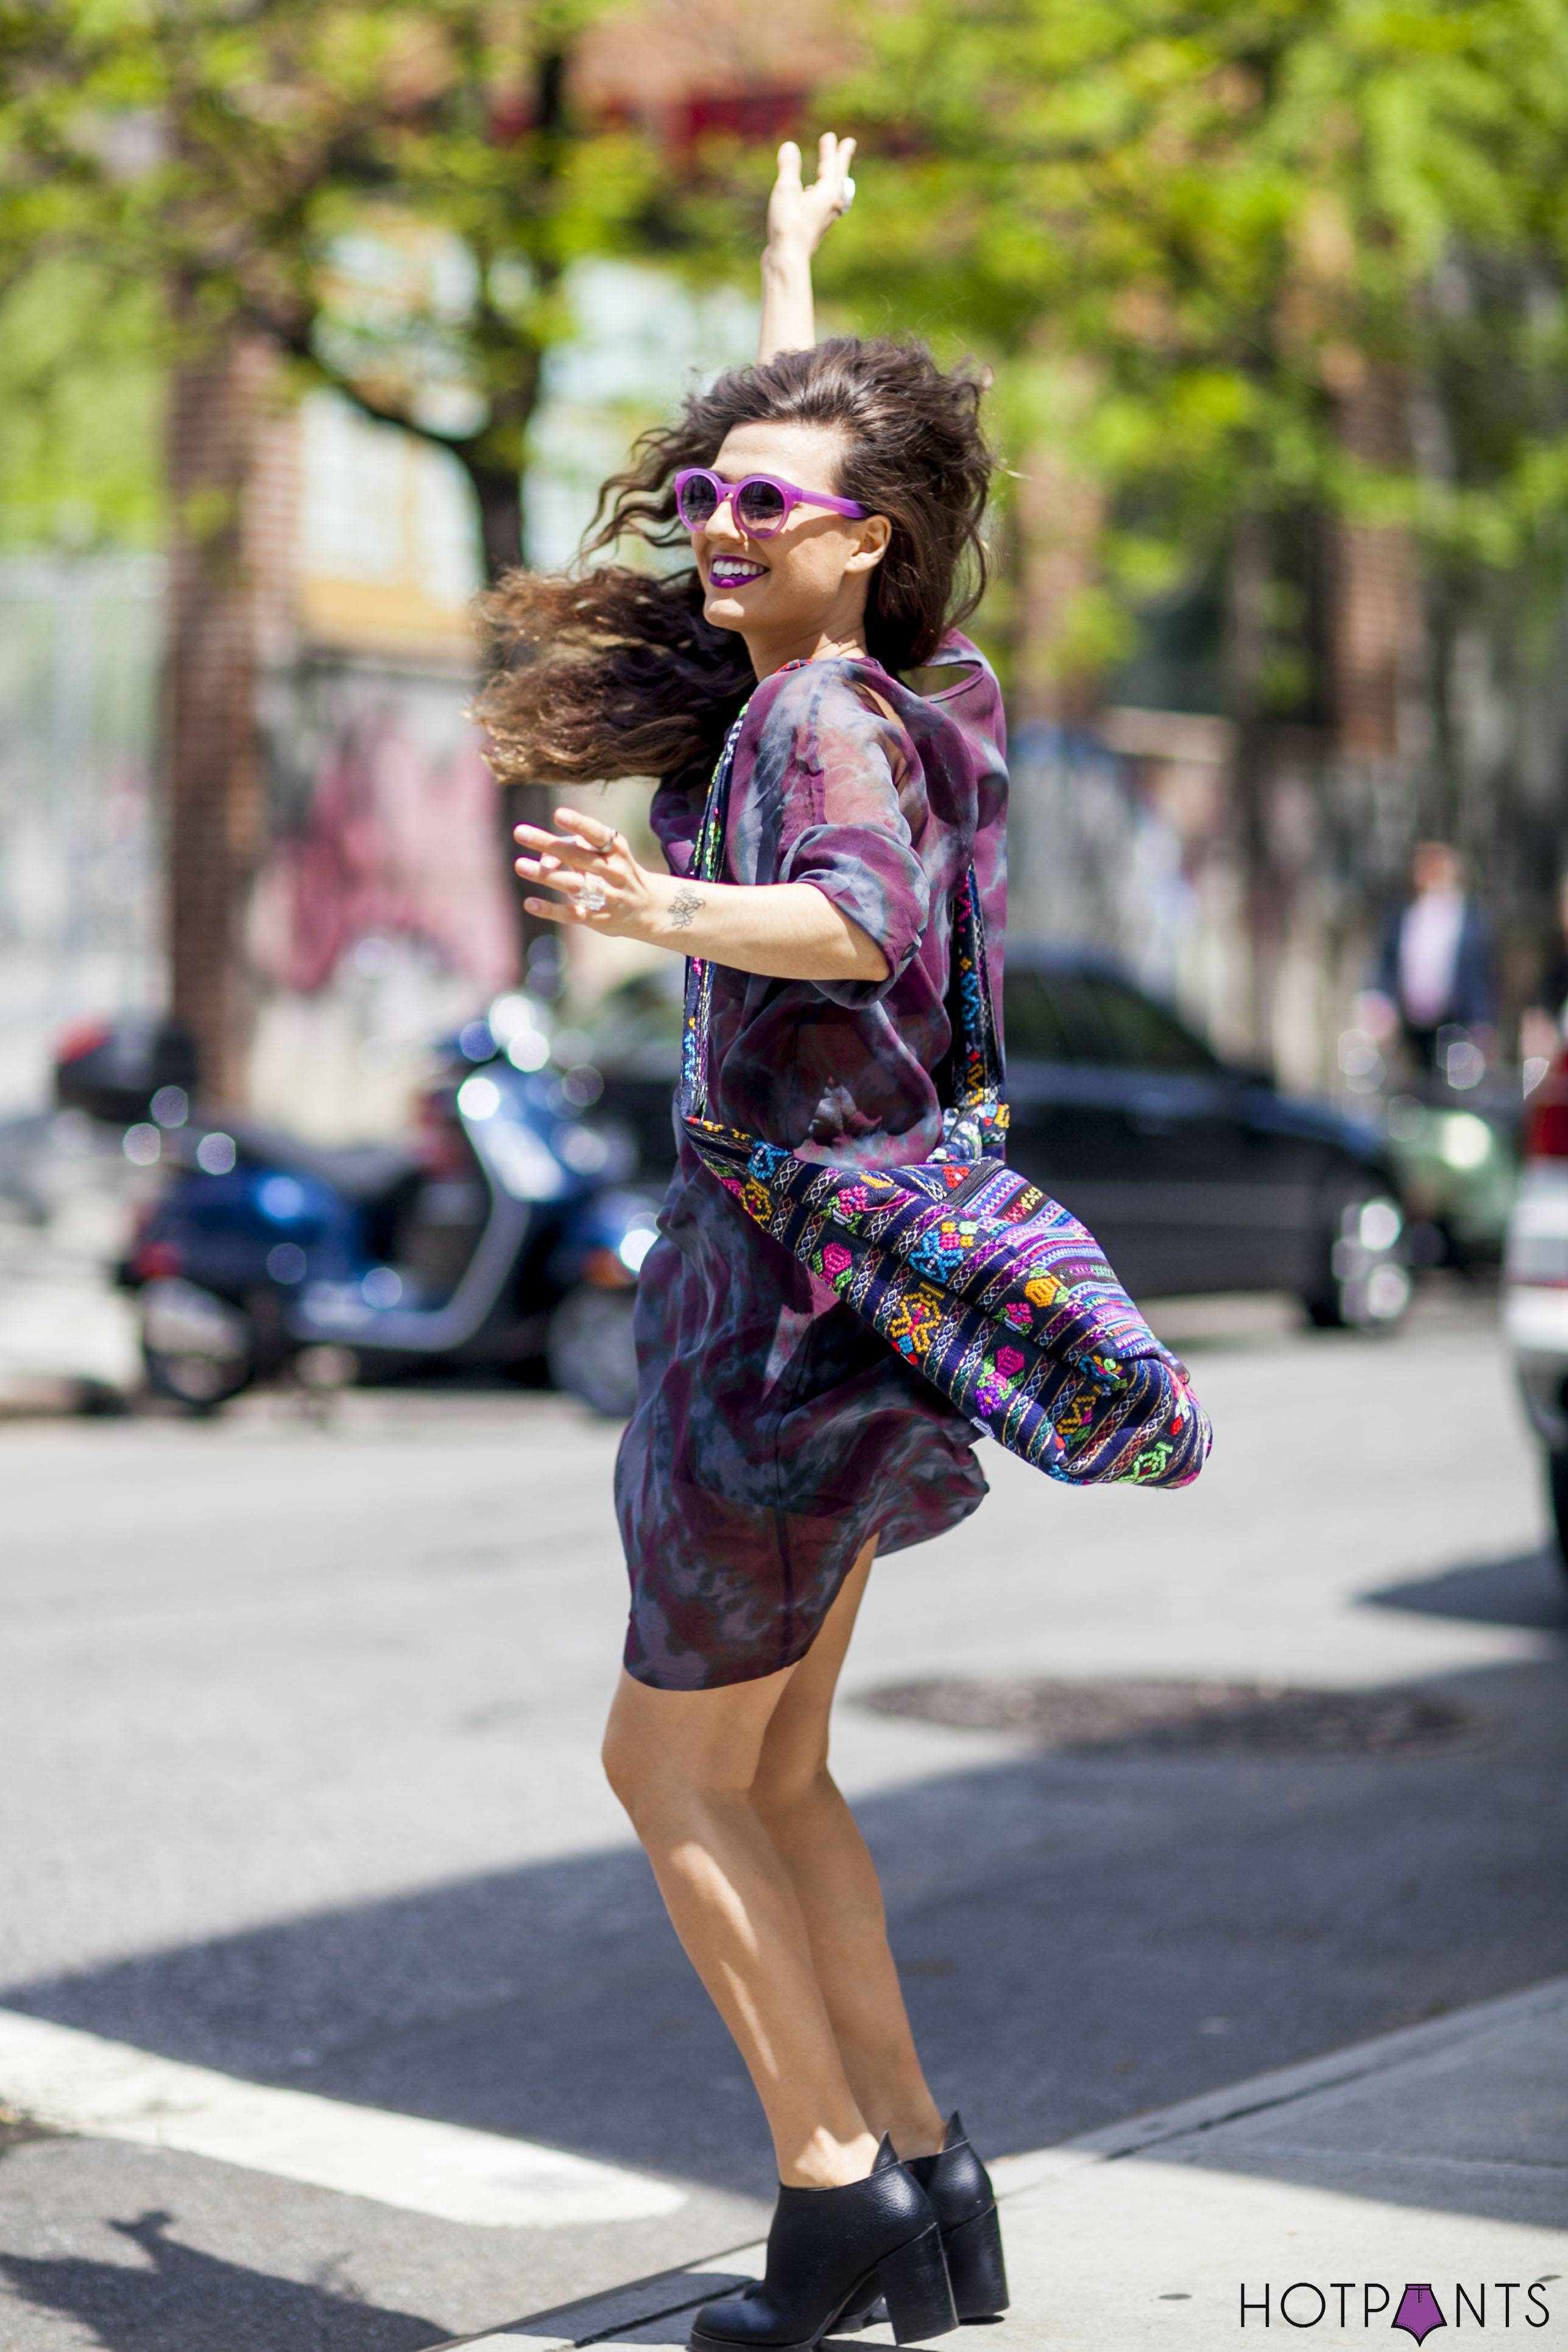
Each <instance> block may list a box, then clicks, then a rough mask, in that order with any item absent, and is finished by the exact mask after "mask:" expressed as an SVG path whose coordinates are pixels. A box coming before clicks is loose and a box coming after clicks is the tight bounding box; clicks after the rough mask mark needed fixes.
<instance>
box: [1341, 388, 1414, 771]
mask: <svg viewBox="0 0 1568 2352" xmlns="http://www.w3.org/2000/svg"><path fill="white" fill-rule="evenodd" d="M1337 425H1338V433H1339V438H1340V442H1341V445H1342V447H1343V448H1344V449H1345V451H1346V452H1347V454H1348V455H1349V456H1351V457H1355V458H1357V459H1359V460H1360V462H1361V463H1362V464H1363V466H1366V467H1369V468H1373V469H1375V470H1376V471H1379V472H1387V473H1404V472H1406V471H1408V469H1409V467H1410V462H1411V452H1410V433H1409V423H1408V417H1407V414H1406V388H1405V378H1404V375H1403V374H1402V373H1401V372H1400V371H1399V370H1398V369H1397V368H1394V367H1389V366H1386V365H1384V364H1382V363H1380V362H1371V361H1369V362H1366V363H1365V366H1364V369H1363V374H1362V376H1361V380H1360V382H1359V383H1355V384H1352V385H1350V386H1348V387H1347V388H1346V389H1345V390H1344V391H1343V392H1342V394H1341V396H1340V400H1339V404H1338V417H1337ZM1334 572H1335V597H1334V700H1335V718H1336V722H1337V729H1338V734H1339V742H1340V749H1341V751H1342V752H1343V753H1344V754H1345V756H1346V757H1347V758H1349V759H1352V760H1368V761H1385V760H1392V759H1394V758H1395V757H1397V755H1398V753H1399V751H1400V750H1401V748H1402V741H1401V738H1402V730H1401V726H1400V718H1401V705H1402V702H1403V700H1404V698H1405V691H1406V689H1407V687H1408V685H1409V682H1410V676H1411V667H1412V664H1413V661H1414V658H1415V652H1416V650H1417V647H1418V644H1419V636H1420V606H1419V601H1418V589H1417V581H1416V571H1415V551H1414V549H1413V547H1412V545H1411V541H1410V533H1409V532H1408V531H1407V530H1405V529H1403V528H1402V527H1401V526H1400V525H1398V524H1372V523H1364V522H1356V521H1353V520H1348V519H1344V518H1342V519H1341V520H1340V521H1339V522H1338V524H1337V526H1336V530H1335V562H1334Z"/></svg>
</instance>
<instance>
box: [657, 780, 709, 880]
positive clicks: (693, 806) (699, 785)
mask: <svg viewBox="0 0 1568 2352" xmlns="http://www.w3.org/2000/svg"><path fill="white" fill-rule="evenodd" d="M707 798H708V779H707V777H706V775H704V774H701V773H700V772H694V771H693V770H691V769H687V770H686V771H684V772H683V773H681V774H679V775H676V776H667V777H666V778H665V779H664V781H663V782H662V783H660V784H659V786H658V789H657V791H656V792H655V793H654V796H653V800H652V803H650V805H649V808H648V813H647V821H648V824H649V826H650V827H651V829H652V832H653V835H654V838H655V840H656V841H657V842H658V845H659V847H660V848H661V849H662V850H663V852H664V862H665V864H666V865H667V866H668V868H669V870H670V872H671V873H672V874H689V873H690V871H691V860H692V857H693V856H694V855H695V853H696V849H697V836H698V835H699V834H700V832H701V830H702V811H703V807H704V805H705V803H706V802H707Z"/></svg>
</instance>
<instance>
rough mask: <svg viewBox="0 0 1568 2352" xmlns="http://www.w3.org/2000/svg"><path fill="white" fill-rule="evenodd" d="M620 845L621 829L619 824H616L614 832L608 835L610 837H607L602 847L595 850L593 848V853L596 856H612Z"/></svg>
mask: <svg viewBox="0 0 1568 2352" xmlns="http://www.w3.org/2000/svg"><path fill="white" fill-rule="evenodd" d="M620 846H621V830H620V827H619V825H617V826H616V830H615V831H614V833H612V834H611V835H610V837H609V839H608V841H606V842H605V845H604V847H603V849H597V850H595V853H594V855H595V856H596V857H613V856H615V854H616V850H617V849H619V848H620Z"/></svg>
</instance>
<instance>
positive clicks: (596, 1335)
mask: <svg viewBox="0 0 1568 2352" xmlns="http://www.w3.org/2000/svg"><path fill="white" fill-rule="evenodd" d="M636 1297H637V1293H636V1291H635V1290H595V1289H591V1288H589V1287H588V1286H586V1285H584V1286H583V1287H582V1288H581V1289H578V1290H574V1291H572V1292H571V1293H570V1294H569V1295H568V1296H567V1297H565V1298H563V1300H562V1302H561V1304H560V1306H559V1307H557V1308H556V1310H555V1312H554V1314H553V1315H552V1317H551V1318H550V1330H549V1334H548V1337H547V1339H546V1340H545V1360H546V1362H547V1363H548V1364H549V1367H550V1378H551V1381H552V1383H553V1384H554V1386H555V1387H556V1388H558V1389H565V1390H566V1391H568V1392H569V1393H570V1394H571V1395H573V1396H574V1397H580V1398H581V1399H582V1401H583V1402H584V1404H585V1405H587V1406H588V1407H589V1408H590V1410H591V1411H593V1412H600V1413H603V1414H604V1416H605V1419H606V1420H607V1421H625V1420H626V1416H627V1414H628V1413H629V1412H631V1410H632V1407H633V1406H634V1405H635V1404H636V1402H637V1349H636V1348H635V1347H634V1346H633V1344H632V1307H633V1304H634V1302H635V1300H636Z"/></svg>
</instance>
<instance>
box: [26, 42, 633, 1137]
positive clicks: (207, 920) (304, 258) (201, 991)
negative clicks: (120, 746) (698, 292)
mask: <svg viewBox="0 0 1568 2352" xmlns="http://www.w3.org/2000/svg"><path fill="white" fill-rule="evenodd" d="M603 13H604V0H417V5H397V0H391V5H366V0H50V5H49V6H48V7H47V8H39V7H37V5H34V0H0V339H4V340H5V341H6V344H7V351H8V352H10V353H11V354H12V364H11V366H10V369H9V373H11V374H12V376H13V377H14V379H15V382H16V387H17V390H18V393H19V394H20V393H23V392H25V393H26V394H28V395H29V396H30V407H31V415H32V418H33V424H32V425H31V427H29V428H28V430H30V431H31V434H32V439H33V445H34V446H32V448H31V452H30V461H31V462H32V463H34V464H35V465H42V466H43V467H44V468H45V470H46V471H47V466H48V463H49V462H51V460H50V456H49V452H50V450H51V449H52V453H53V462H55V463H57V464H58V459H59V457H60V456H61V454H62V445H61V441H60V436H59V434H58V431H57V432H56V434H55V436H54V439H53V442H52V444H51V443H50V442H49V436H48V435H47V433H46V432H44V431H43V423H44V422H45V421H47V420H48V419H50V418H51V417H52V419H53V422H54V424H55V425H56V426H57V427H58V425H59V423H60V418H61V413H62V404H63V405H64V407H65V408H66V409H68V410H69V411H70V413H71V415H72V416H74V418H75V419H76V423H77V425H78V426H79V427H80V426H81V425H82V424H83V420H84V416H85V415H90V414H91V413H92V412H93V411H94V410H96V412H97V415H99V417H100V418H101V419H102V421H103V423H104V425H105V426H106V428H107V434H106V435H105V436H99V437H100V438H102V437H107V438H110V440H112V438H113V436H114V435H115V433H116V432H117V431H123V430H124V427H125V425H126V422H127V420H126V418H125V416H124V414H123V399H124V391H125V385H126V382H127V379H128V377H130V376H134V378H135V382H136V384H137V386H138V398H139V399H140V398H141V396H142V392H143V391H144V388H145V385H146V383H147V382H148V378H149V371H150V370H151V371H156V370H158V369H163V370H164V371H166V373H167V382H168V397H167V415H166V420H165V427H164V440H165V468H164V473H165V488H166V494H167V511H166V522H167V538H168V543H169V546H170V551H171V557H172V573H171V600H170V601H171V625H170V628H171V649H170V652H171V657H170V672H171V685H170V693H169V698H168V710H169V732H170V741H169V754H168V770H169V792H170V797H171V824H170V839H171V869H172V870H171V893H170V895H171V902H172V904H171V922H172V933H173V967H174V984H173V994H174V1005H175V1008H176V1010H177V1011H178V1012H179V1013H182V1015H183V1016H184V1018H185V1019H186V1020H187V1021H188V1023H189V1024H190V1025H191V1026H192V1028H193V1029H194V1030H195V1033H196V1034H197V1036H198V1039H199V1040H200V1042H201V1045H202V1047H203V1051H204V1057H205V1066H206V1068H207V1071H208V1076H209V1084H210V1085H211V1087H212V1088H213V1090H214V1091H215V1093H216V1094H217V1095H218V1096H219V1097H220V1098H221V1097H224V1096H229V1097H233V1096H235V1095H237V1093H238V1092H239V1091H240V1089H241V1087H242V1084H243V1077H242V1065H243V1055H244V1045H245V1035H246V1027H247V1022H246V1010H247V1008H246V1003H245V987H244V982H243V977H242V975H241V973H240V972H239V971H238V969H237V958H236V956H235V953H234V951H233V950H234V941H235V940H236V938H237V929H238V917H239V910H240V903H241V900H242V898H243V895H244V892H245V889H246V887H247V880H248V876H249V873H250V870H251V868H252V866H253V864H254V860H255V857H256V855H257V853H258V848H259V844H260V835H261V828H262V809H261V778H260V771H259V761H258V747H257V742H256V730H255V719H254V711H255V690H254V683H255V681H254V670H255V664H256V659H257V635H258V611H257V602H256V600H257V593H258V572H260V571H261V570H262V569H264V566H263V565H261V564H259V563H258V561H257V560H256V559H257V557H258V551H259V539H258V532H259V533H262V534H264V531H265V518H264V517H263V518H260V519H259V520H258V516H257V514H256V513H255V512H250V513H248V514H247V490H249V489H250V488H253V486H254V484H255V480H256V477H257V472H258V449H259V448H260V446H262V444H263V442H264V439H265V425H266V419H267V415H268V410H269V408H270V407H271V406H272V405H274V404H276V403H277V401H278V399H279V396H280V393H284V392H287V391H288V390H289V389H290V388H297V387H298V386H299V385H300V384H301V383H303V384H307V385H308V384H310V383H315V384H322V385H329V386H331V388H333V389H334V390H335V391H336V392H338V393H339V394H342V396H343V397H344V398H345V399H347V400H349V401H350V402H352V403H353V405H354V406H355V407H356V408H357V409H359V410H360V411H361V412H362V413H363V414H364V415H367V416H371V417H374V418H375V419H377V420H381V421H384V422H387V423H391V424H394V425H399V426H401V427H403V428H404V429H405V430H406V431H407V432H409V433H412V434H415V435H417V436H420V437H421V438H423V439H425V440H426V441H429V442H432V443H434V444H436V445H437V446H439V447H441V448H443V449H446V450H447V451H449V452H450V453H451V454H452V456H453V457H456V458H457V459H458V462H459V463H460V464H461V465H462V466H463V467H464V468H465V470H466V472H467V474H468V478H469V480H470V482H471V483H472V485H473V488H474V493H475V498H476V501H477V506H478V512H479V526H480V537H481V541H482V546H483V556H484V563H485V568H486V570H487V572H488V573H489V576H490V577H491V578H492V579H493V578H495V577H496V576H498V575H499V574H500V572H503V571H505V570H506V569H508V568H509V567H510V566H512V565H514V564H516V563H518V562H521V555H522V541H523V533H522V512H521V477H522V470H523V466H524V462H525V457H526V450H527V438H528V429H529V425H530V421H531V417H532V415H533V413H534V410H535V408H536V406H537V404H538V400H539V396H540V391H541V378H542V367H543V362H544V358H545V354H546V353H547V352H548V351H549V350H550V348H551V347H552V344H553V343H555V342H556V341H559V340H560V339H561V338H562V337H563V335H564V334H565V333H566V332H568V331H569V328H570V318H569V311H568V305H567V302H566V299H565V297H564V292H563V281H564V278H565V275H566V272H567V270H568V268H569V267H570V265H571V264H572V263H573V262H574V260H576V259H577V258H579V257H584V256H586V255H590V254H614V253H617V252H626V251H636V250H637V249H639V248H646V247H647V246H648V245H649V244H650V243H652V244H656V245H657V244H658V242H659V241H660V240H661V238H662V237H663V236H666V235H667V234H668V228H667V226H666V225H665V224H664V223H663V221H662V219H661V216H660V210H659V203H660V189H661V185H662V182H661V177H660V174H659V172H658V167H657V165H656V163H655V160H654V158H653V157H652V155H651V153H650V152H649V150H648V149H647V146H646V144H645V143H644V142H642V141H641V140H640V138H639V137H637V135H636V134H635V133H634V132H632V131H627V130H625V129H620V128H616V126H615V125H613V124H605V123H603V122H600V123H591V124H584V123H583V122H582V121H578V120H576V119H574V113H573V110H572V108H571V106H570V103H569V96H568V85H569V67H570V62H571V57H572V52H573V46H574V42H576V41H577V40H578V39H579V38H580V37H581V36H582V34H583V32H584V29H585V28H586V27H587V26H589V25H590V24H591V23H592V21H593V20H594V19H595V17H596V16H600V15H602V14H603ZM62 290H68V293H69V297H70V299H69V303H68V306H67V307H68V310H69V313H70V315H69V318H68V320H65V319H64V318H63V317H58V318H57V317H56V316H55V309H56V298H57V297H58V295H60V293H61V292H62ZM17 324H26V326H27V329H28V333H27V335H26V337H24V338H18V336H17V335H16V334H15V333H13V332H10V330H11V329H12V328H13V327H14V326H16V325H17ZM280 362H281V365H280V364H279V363H280ZM84 384H85V385H90V393H89V398H88V400H87V402H86V404H85V407H84V403H83V400H82V396H81V387H82V386H83V385H84ZM22 405H24V404H23V403H22V402H21V401H20V400H19V402H18V414H20V410H21V407H22ZM143 406H144V403H143ZM21 430H22V428H20V427H19V428H18V431H21ZM88 437H91V436H88ZM22 438H23V440H24V442H25V441H26V432H23V434H22ZM46 445H48V446H46ZM19 454H20V455H21V456H22V457H24V458H26V457H27V455H28V453H27V451H26V450H23V451H22V452H21V453H19ZM64 454H68V455H69V456H71V457H75V458H76V459H77V460H78V461H80V460H81V458H82V457H83V454H84V440H83V434H82V432H81V431H80V430H79V431H78V433H77V436H76V441H75V444H74V445H72V444H71V443H70V439H69V436H67V442H66V446H65V451H64ZM4 459H5V451H4V448H3V447H0V466H3V464H4ZM110 470H111V471H112V468H111V469H110ZM57 503H58V502H57ZM110 503H111V504H112V503H113V502H112V501H111V502H110ZM123 503H125V501H124V499H123V498H122V499H121V504H123ZM130 503H131V504H132V505H133V504H135V500H134V499H133V498H132V499H131V500H130ZM255 503H256V502H255V501H254V500H252V501H251V505H252V507H254V505H255Z"/></svg>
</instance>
